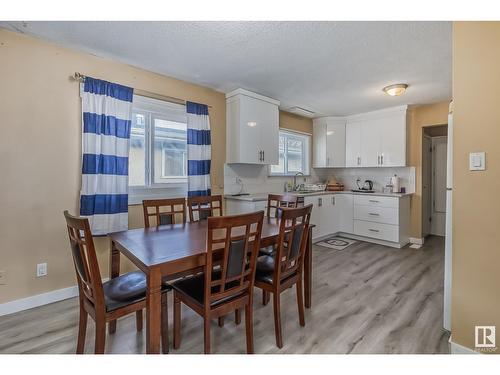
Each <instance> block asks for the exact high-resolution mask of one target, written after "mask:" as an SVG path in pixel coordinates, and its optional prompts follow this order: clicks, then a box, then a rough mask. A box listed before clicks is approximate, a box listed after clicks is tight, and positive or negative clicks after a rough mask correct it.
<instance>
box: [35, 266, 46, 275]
mask: <svg viewBox="0 0 500 375" xmlns="http://www.w3.org/2000/svg"><path fill="white" fill-rule="evenodd" d="M42 276H47V263H38V264H37V265H36V277H42Z"/></svg>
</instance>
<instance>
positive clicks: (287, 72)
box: [0, 22, 452, 115]
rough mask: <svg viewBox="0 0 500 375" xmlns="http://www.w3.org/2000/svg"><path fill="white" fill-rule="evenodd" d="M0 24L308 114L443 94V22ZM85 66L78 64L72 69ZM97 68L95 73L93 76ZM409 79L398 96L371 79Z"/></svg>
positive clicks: (447, 66) (447, 56)
mask: <svg viewBox="0 0 500 375" xmlns="http://www.w3.org/2000/svg"><path fill="white" fill-rule="evenodd" d="M0 26H2V27H6V28H9V29H11V30H16V31H20V32H23V33H26V34H29V35H34V36H37V37H39V38H42V39H45V40H49V41H53V42H55V43H57V44H60V45H63V46H66V47H70V48H74V49H77V50H83V51H87V52H90V53H93V54H95V55H98V56H103V57H108V58H112V59H116V60H119V61H122V62H124V63H127V64H131V65H134V66H138V67H141V68H144V69H147V70H151V71H154V72H157V73H161V74H165V75H168V76H172V77H176V78H179V79H183V80H186V81H190V82H194V83H198V84H200V85H205V86H209V87H212V88H214V89H216V90H218V91H222V92H228V91H231V90H233V89H236V88H239V87H241V88H245V89H248V90H251V91H255V92H258V93H260V94H263V95H268V96H271V97H273V98H276V99H278V100H280V101H281V102H282V108H283V109H287V108H289V107H293V106H300V107H303V108H306V109H309V110H312V111H314V112H315V113H317V114H318V115H347V114H353V113H359V112H363V111H369V110H375V109H380V108H385V107H390V106H395V105H400V104H424V103H432V102H437V101H441V100H448V99H450V98H451V85H452V83H451V82H452V81H451V66H452V61H451V60H452V51H451V42H452V40H451V38H452V31H451V27H452V26H451V22H0ZM82 73H85V72H82ZM103 78H105V77H103ZM399 82H404V83H408V84H409V85H410V87H409V89H408V91H407V93H406V94H405V95H403V96H402V97H389V96H387V95H386V94H384V93H383V92H382V91H381V89H382V88H383V87H384V86H386V85H389V84H393V83H399Z"/></svg>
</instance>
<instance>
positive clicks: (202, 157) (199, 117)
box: [186, 102, 212, 197]
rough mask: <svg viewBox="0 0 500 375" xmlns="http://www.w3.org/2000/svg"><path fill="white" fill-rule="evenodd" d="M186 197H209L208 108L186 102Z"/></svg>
mask: <svg viewBox="0 0 500 375" xmlns="http://www.w3.org/2000/svg"><path fill="white" fill-rule="evenodd" d="M186 110H187V148H188V196H189V197H192V196H197V195H210V193H211V190H210V163H211V159H212V154H211V146H210V143H211V142H210V119H209V117H208V106H207V105H205V104H198V103H192V102H187V103H186Z"/></svg>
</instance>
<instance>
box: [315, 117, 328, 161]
mask: <svg viewBox="0 0 500 375" xmlns="http://www.w3.org/2000/svg"><path fill="white" fill-rule="evenodd" d="M313 126H314V127H313V167H314V168H324V167H326V123H325V120H324V119H316V120H314V121H313Z"/></svg>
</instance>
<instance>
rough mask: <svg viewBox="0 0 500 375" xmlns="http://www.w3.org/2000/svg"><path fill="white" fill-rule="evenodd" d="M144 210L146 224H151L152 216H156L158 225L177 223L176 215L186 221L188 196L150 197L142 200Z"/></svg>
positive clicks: (147, 226) (147, 225)
mask: <svg viewBox="0 0 500 375" xmlns="http://www.w3.org/2000/svg"><path fill="white" fill-rule="evenodd" d="M142 209H143V211H144V226H145V227H146V228H149V227H150V226H151V223H150V217H152V216H154V217H155V218H156V226H158V225H168V224H175V223H176V220H175V217H176V215H180V216H181V217H182V222H183V223H185V222H186V198H172V199H149V200H143V201H142Z"/></svg>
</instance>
